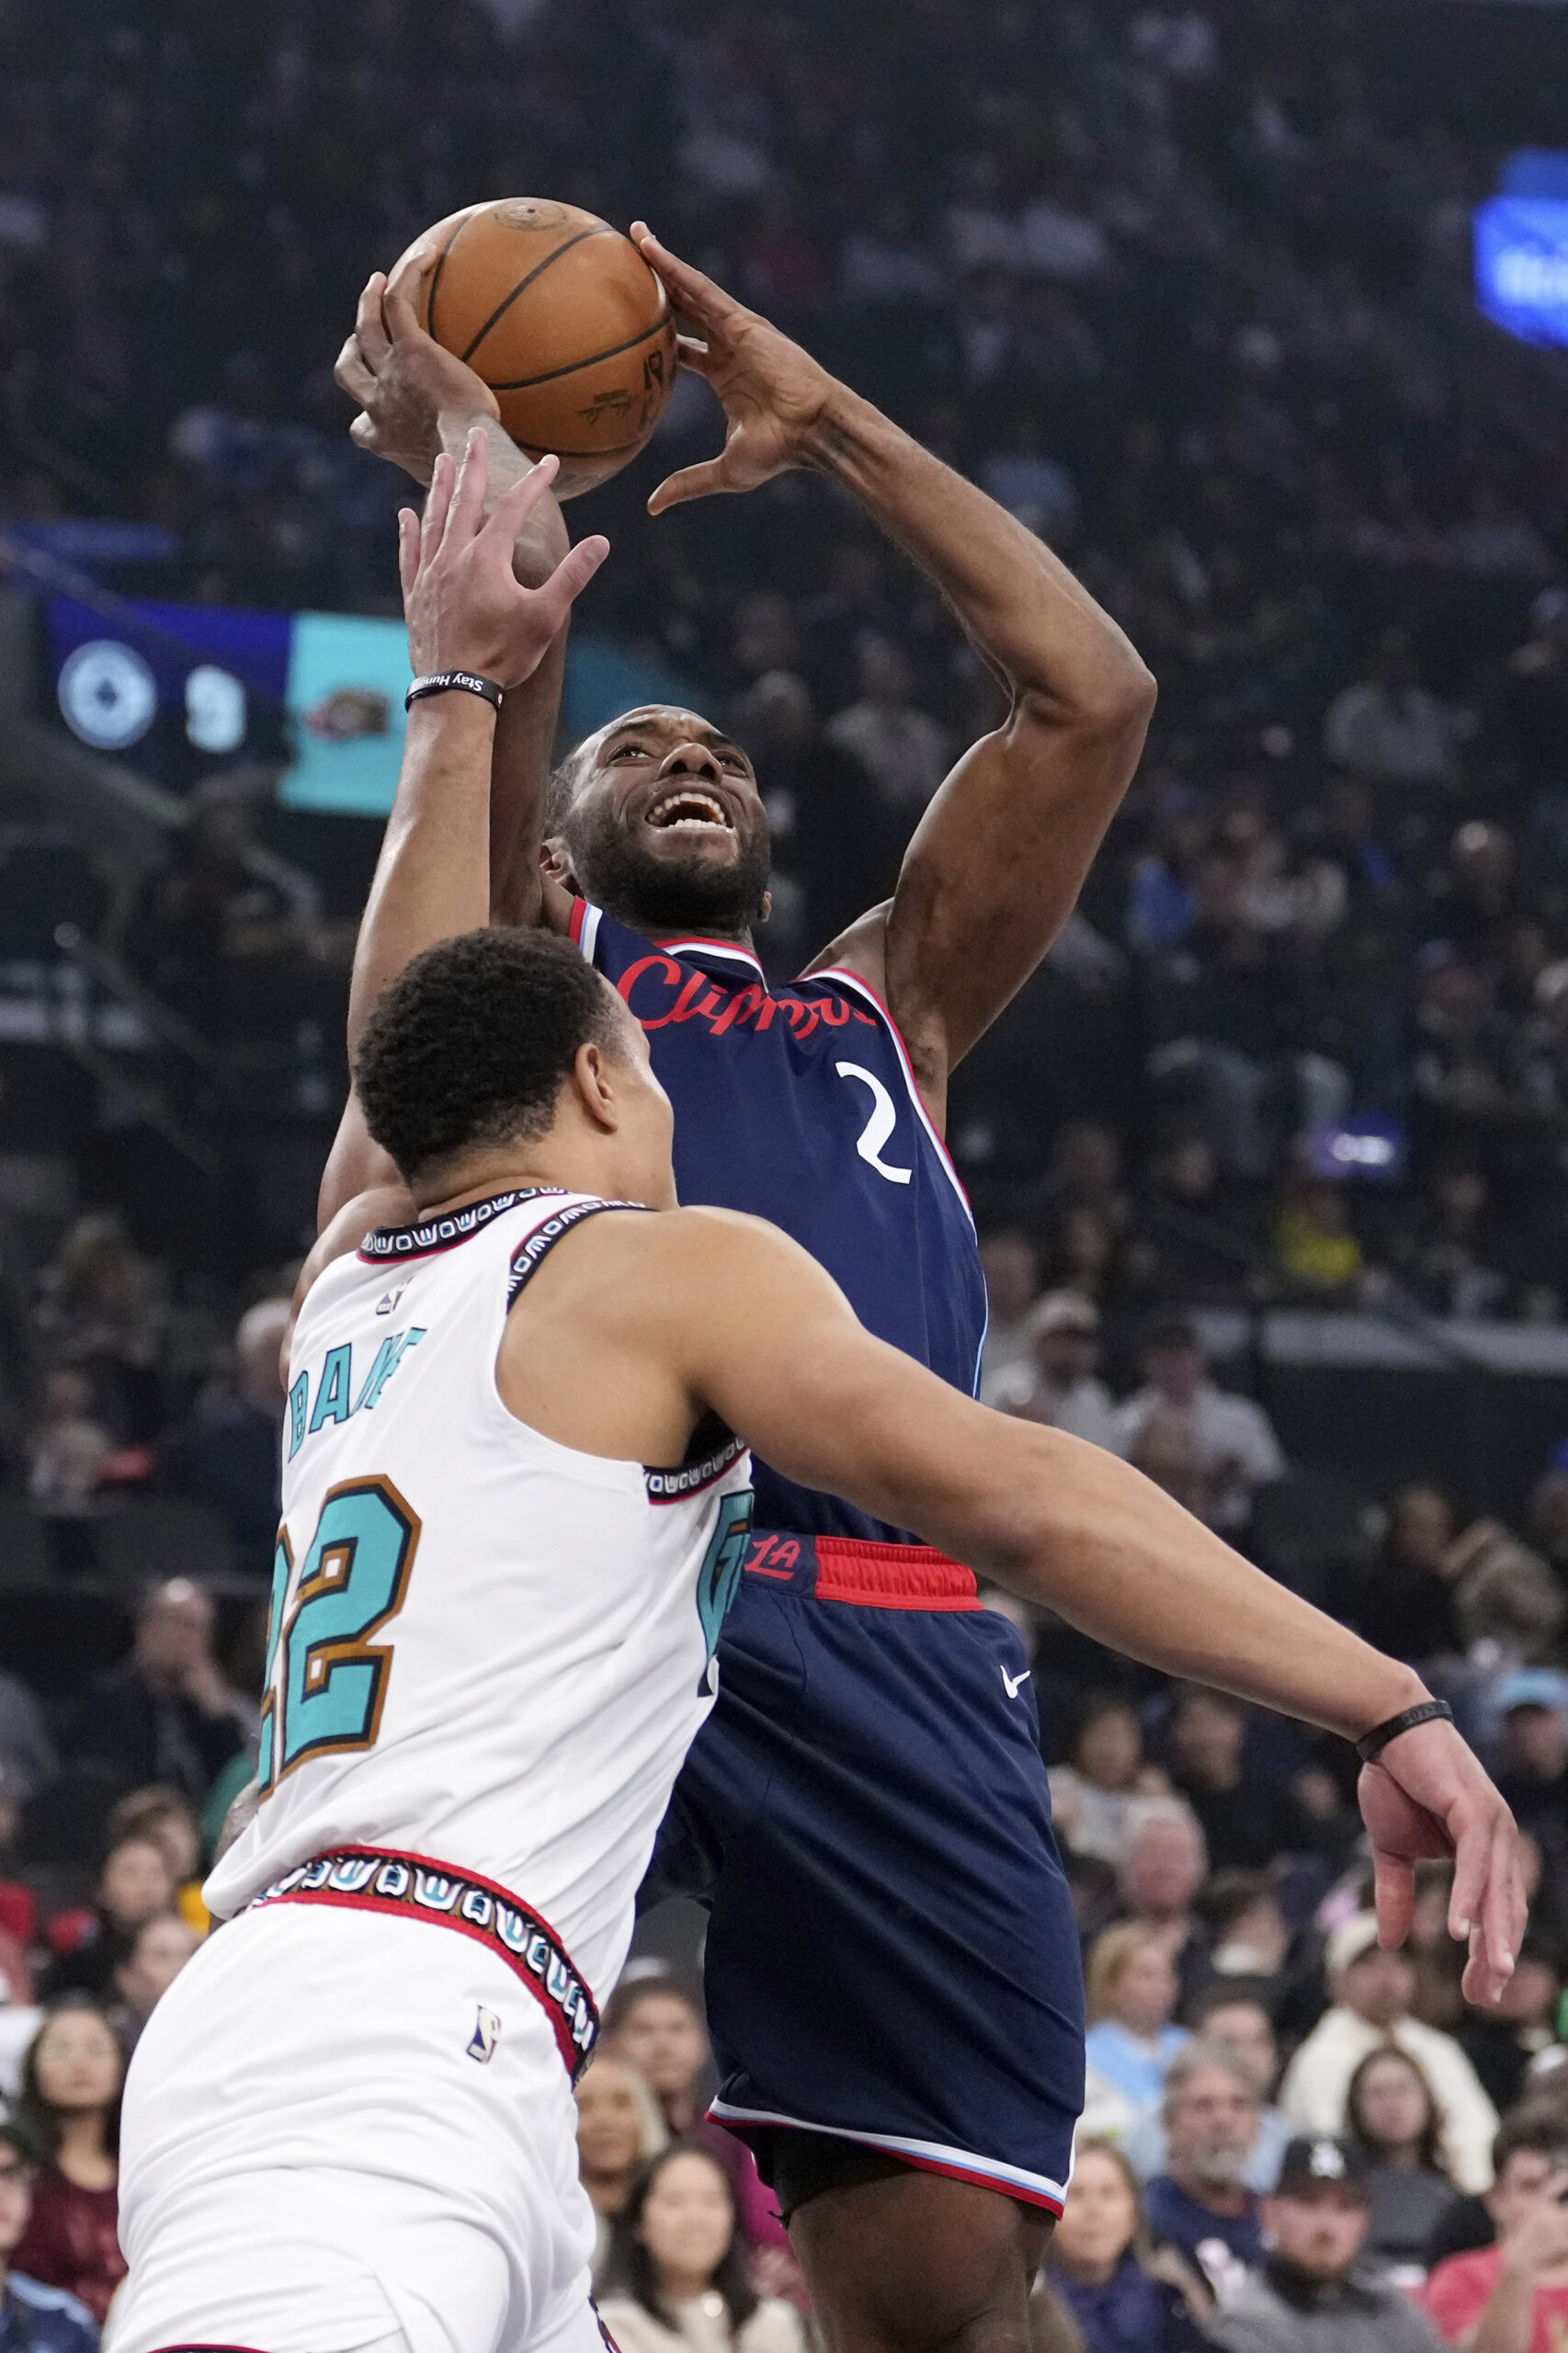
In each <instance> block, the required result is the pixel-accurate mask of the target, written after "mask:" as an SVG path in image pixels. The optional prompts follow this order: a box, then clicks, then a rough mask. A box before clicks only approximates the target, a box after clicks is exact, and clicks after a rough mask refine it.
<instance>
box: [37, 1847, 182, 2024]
mask: <svg viewBox="0 0 1568 2353" xmlns="http://www.w3.org/2000/svg"><path fill="white" fill-rule="evenodd" d="M174 1901H175V1876H174V1873H173V1871H172V1870H170V1869H169V1863H168V1858H167V1856H166V1855H165V1852H164V1850H163V1848H162V1847H160V1846H159V1845H158V1843H157V1841H156V1840H155V1839H153V1838H152V1837H150V1836H148V1835H147V1834H146V1833H145V1832H143V1831H140V1830H136V1831H132V1832H131V1833H130V1835H129V1836H124V1837H121V1838H119V1839H118V1840H117V1841H116V1842H115V1844H114V1845H113V1846H112V1847H110V1848H109V1849H108V1853H107V1854H106V1855H105V1857H104V1859H103V1866H102V1868H101V1870H99V1872H98V1877H97V1887H96V1889H95V1890H94V1901H93V1904H92V1907H91V1909H90V1910H88V1911H85V1912H72V1913H66V1914H64V1915H62V1916H61V1917H60V1918H58V1919H56V1920H53V1921H51V1924H50V1941H51V1944H53V1945H54V1946H55V1947H56V1950H55V1956H54V1959H53V1960H52V1961H51V1963H50V1965H49V1968H48V1970H47V1972H45V1974H44V1978H43V1982H42V1984H41V1985H40V1989H39V1990H40V1994H41V1995H42V1996H43V1998H44V1999H45V2000H46V2001H47V2000H49V1999H50V1998H51V1997H52V1996H53V1995H56V1994H65V1993H72V1992H79V1993H84V1994H92V1995H99V1996H103V1997H106V1998H107V1996H108V1992H109V1988H110V1986H111V1984H112V1982H113V1977H114V1972H115V1968H116V1966H117V1964H118V1963H119V1961H121V1960H122V1959H123V1958H124V1956H125V1953H126V1950H127V1948H128V1946H129V1944H130V1940H131V1937H132V1936H133V1935H134V1933H135V1931H136V1930H137V1929H138V1928H139V1927H141V1926H142V1922H143V1921H144V1920H151V1919H153V1918H154V1917H155V1916H156V1915H157V1914H159V1913H161V1912H168V1911H171V1910H172V1909H173V1908H174Z"/></svg>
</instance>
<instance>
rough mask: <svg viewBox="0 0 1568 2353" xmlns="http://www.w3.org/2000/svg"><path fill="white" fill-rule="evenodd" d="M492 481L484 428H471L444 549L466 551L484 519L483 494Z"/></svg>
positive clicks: (443, 543) (445, 535)
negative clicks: (461, 549)
mask: <svg viewBox="0 0 1568 2353" xmlns="http://www.w3.org/2000/svg"><path fill="white" fill-rule="evenodd" d="M489 479H490V443H489V441H488V439H487V438H486V436H485V433H484V429H483V426H478V425H475V426H471V427H470V429H469V435H468V438H467V440H466V441H465V442H464V444H463V455H462V463H461V465H460V467H459V468H458V478H457V484H456V487H455V488H454V490H453V492H452V504H451V510H450V512H449V515H448V517H447V528H446V530H445V532H444V533H443V534H442V539H441V545H442V546H443V547H444V548H446V547H449V548H452V549H454V550H456V549H458V548H461V547H466V546H467V545H468V542H469V541H470V540H472V538H473V537H474V535H475V533H476V532H477V531H478V529H479V527H480V524H481V522H482V520H483V516H484V491H485V485H486V483H488V482H489Z"/></svg>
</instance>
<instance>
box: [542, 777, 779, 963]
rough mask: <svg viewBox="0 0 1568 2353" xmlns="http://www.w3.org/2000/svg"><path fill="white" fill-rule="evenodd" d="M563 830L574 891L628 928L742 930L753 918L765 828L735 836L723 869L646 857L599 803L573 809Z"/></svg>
mask: <svg viewBox="0 0 1568 2353" xmlns="http://www.w3.org/2000/svg"><path fill="white" fill-rule="evenodd" d="M563 833H564V836H565V842H566V847H567V849H568V850H569V852H570V853H571V858H572V871H573V873H574V875H575V876H576V878H577V881H578V885H579V887H580V888H581V889H582V890H583V892H585V894H586V896H587V897H588V898H590V899H591V900H592V901H593V903H594V904H595V905H596V906H598V907H603V909H604V910H605V913H606V914H607V915H614V916H616V917H617V918H618V920H619V922H621V923H626V924H630V925H631V927H632V929H633V930H634V931H649V932H655V933H656V932H661V931H664V932H676V931H718V932H742V931H746V930H749V929H750V927H751V926H752V925H753V924H755V923H756V922H757V921H758V920H759V919H760V916H761V914H762V900H763V894H764V892H766V891H767V876H768V870H769V868H770V866H771V863H772V845H771V844H770V842H769V840H768V836H767V826H766V825H765V824H758V825H757V827H756V832H755V833H753V834H751V835H749V836H748V835H744V834H743V835H739V836H738V839H739V854H738V855H737V856H736V857H735V858H733V860H732V861H731V862H730V863H729V864H728V865H725V866H719V865H715V864H714V863H713V861H712V860H711V859H710V858H701V857H695V858H651V857H650V856H649V855H648V853H647V852H646V851H645V850H644V849H643V848H642V845H641V844H640V843H639V842H638V840H637V838H636V835H635V834H634V833H632V832H631V831H630V830H629V829H628V827H627V826H626V825H624V824H621V823H620V821H619V819H618V818H617V817H616V815H615V813H614V812H613V811H612V810H610V809H609V808H608V807H607V806H605V805H604V804H603V803H601V804H600V805H599V807H598V808H597V809H574V810H573V811H572V812H571V813H570V814H569V815H568V817H567V820H566V824H565V826H564V828H563Z"/></svg>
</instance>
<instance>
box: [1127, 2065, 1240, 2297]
mask: <svg viewBox="0 0 1568 2353" xmlns="http://www.w3.org/2000/svg"><path fill="white" fill-rule="evenodd" d="M1163 2109H1164V2116H1165V2146H1166V2158H1165V2172H1164V2173H1162V2174H1155V2175H1154V2177H1153V2179H1152V2180H1151V2181H1149V2182H1147V2183H1146V2184H1145V2185H1144V2189H1143V2211H1144V2213H1145V2214H1146V2215H1147V2216H1148V2218H1149V2222H1150V2225H1151V2227H1152V2228H1153V2230H1155V2231H1156V2232H1157V2233H1158V2234H1159V2235H1160V2236H1161V2237H1162V2238H1165V2239H1169V2240H1170V2241H1171V2243H1172V2245H1175V2246H1177V2247H1179V2248H1180V2250H1181V2252H1182V2254H1183V2255H1184V2256H1187V2260H1188V2262H1190V2263H1194V2264H1196V2265H1197V2267H1198V2268H1199V2271H1200V2272H1201V2273H1202V2275H1203V2277H1204V2278H1205V2279H1207V2280H1208V2282H1209V2285H1210V2288H1211V2289H1212V2290H1213V2291H1214V2293H1215V2295H1216V2296H1217V2297H1218V2298H1219V2299H1220V2301H1221V2303H1223V2302H1226V2301H1227V2300H1228V2299H1229V2298H1230V2297H1231V2296H1233V2295H1234V2293H1235V2291H1236V2290H1237V2289H1238V2287H1239V2286H1240V2284H1241V2280H1242V2277H1243V2274H1244V2270H1245V2268H1246V2267H1247V2265H1248V2264H1251V2263H1256V2261H1257V2258H1258V2256H1259V2255H1260V2254H1261V2253H1262V2249H1263V2237H1262V2225H1261V2222H1260V2219H1259V2210H1258V2201H1257V2195H1256V2191H1254V2190H1252V2189H1249V2188H1248V2187H1247V2165H1248V2163H1249V2160H1250V2159H1251V2156H1252V2153H1253V2150H1254V2147H1255V2146H1256V2141H1257V2123H1258V2099H1257V2092H1256V2087H1255V2085H1254V2081H1253V2077H1252V2074H1251V2071H1250V2070H1249V2069H1248V2068H1247V2067H1246V2066H1245V2065H1244V2063H1243V2062H1242V2061H1241V2060H1240V2059H1239V2058H1238V2057H1237V2056H1236V2054H1235V2052H1233V2050H1232V2049H1231V2048H1230V2046H1229V2044H1227V2043H1223V2042H1210V2041H1199V2042H1189V2043H1188V2044H1187V2048H1186V2050H1185V2051H1183V2052H1180V2053H1179V2054H1178V2055H1177V2057H1176V2059H1174V2060H1173V2061H1172V2063H1171V2065H1170V2069H1169V2071H1168V2073H1167V2074H1166V2076H1165V2098H1164V2102H1163Z"/></svg>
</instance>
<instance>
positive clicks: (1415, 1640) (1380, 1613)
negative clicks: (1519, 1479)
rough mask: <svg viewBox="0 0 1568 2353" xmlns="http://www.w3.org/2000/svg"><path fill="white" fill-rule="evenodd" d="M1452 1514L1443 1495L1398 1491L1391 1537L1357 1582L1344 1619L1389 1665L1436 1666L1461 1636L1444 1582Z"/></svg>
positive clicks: (1422, 1489)
mask: <svg viewBox="0 0 1568 2353" xmlns="http://www.w3.org/2000/svg"><path fill="white" fill-rule="evenodd" d="M1453 1540H1454V1508H1453V1506H1452V1505H1451V1504H1450V1503H1449V1499H1448V1497H1447V1495H1444V1494H1443V1492H1442V1490H1441V1488H1440V1487H1432V1486H1426V1485H1425V1484H1422V1483H1417V1484H1415V1485H1414V1486H1409V1487H1402V1488H1401V1489H1400V1492H1399V1493H1398V1495H1395V1496H1394V1498H1393V1500H1392V1503H1391V1505H1390V1506H1389V1518H1388V1529H1387V1532H1386V1534H1385V1535H1384V1538H1383V1542H1382V1549H1381V1552H1380V1554H1379V1557H1378V1561H1377V1564H1376V1566H1375V1568H1374V1569H1373V1571H1372V1573H1371V1574H1370V1575H1365V1574H1358V1575H1357V1576H1356V1578H1355V1579H1354V1580H1353V1581H1352V1582H1351V1583H1350V1584H1349V1585H1347V1586H1346V1591H1345V1593H1344V1596H1343V1597H1342V1604H1341V1608H1342V1614H1343V1615H1344V1616H1345V1617H1346V1618H1348V1619H1349V1620H1350V1622H1351V1624H1352V1625H1353V1626H1354V1627H1355V1628H1356V1631H1358V1633H1360V1634H1364V1635H1365V1636H1366V1638H1367V1640H1368V1642H1369V1643H1375V1644H1376V1646H1377V1648H1378V1649H1379V1650H1383V1651H1387V1652H1388V1653H1389V1654H1390V1655H1391V1657H1394V1658H1404V1659H1411V1660H1415V1659H1422V1660H1426V1659H1433V1658H1438V1657H1441V1656H1442V1655H1443V1654H1444V1653H1445V1652H1449V1651H1452V1650H1453V1649H1454V1648H1455V1647H1456V1645H1457V1643H1458V1639H1459V1631H1458V1625H1457V1621H1456V1619H1455V1616H1454V1602H1453V1591H1452V1587H1451V1586H1450V1585H1449V1578H1448V1574H1447V1562H1448V1557H1449V1546H1450V1545H1451V1544H1452V1542H1453Z"/></svg>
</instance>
